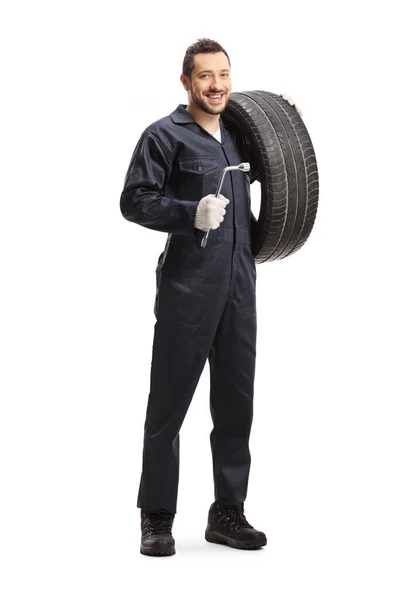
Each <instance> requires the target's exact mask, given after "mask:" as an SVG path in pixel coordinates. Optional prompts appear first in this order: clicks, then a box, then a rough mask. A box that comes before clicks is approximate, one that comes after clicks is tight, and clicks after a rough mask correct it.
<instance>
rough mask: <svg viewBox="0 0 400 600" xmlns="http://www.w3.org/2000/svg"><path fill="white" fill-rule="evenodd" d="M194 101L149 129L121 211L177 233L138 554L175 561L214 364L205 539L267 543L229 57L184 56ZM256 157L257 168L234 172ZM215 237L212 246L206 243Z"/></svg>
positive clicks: (150, 422) (159, 323)
mask: <svg viewBox="0 0 400 600" xmlns="http://www.w3.org/2000/svg"><path fill="white" fill-rule="evenodd" d="M180 79H181V82H182V84H183V87H184V88H185V90H186V91H187V93H188V104H187V105H184V104H179V105H178V107H177V108H176V109H175V110H174V111H173V112H172V113H171V114H170V115H169V116H167V117H164V118H162V119H159V120H158V121H156V122H154V123H152V124H151V125H149V126H148V127H147V128H146V129H145V130H144V132H143V133H142V135H141V137H140V139H139V141H138V143H137V145H136V148H135V150H134V152H133V156H132V159H131V162H130V165H129V168H128V172H127V175H126V179H125V184H124V189H123V192H122V194H121V200H120V207H121V212H122V214H123V216H124V217H125V218H126V219H127V220H128V221H132V222H135V223H137V224H139V225H142V226H144V227H148V228H149V229H154V230H156V231H162V232H165V233H168V238H167V241H166V245H165V249H164V251H163V252H162V254H161V255H160V257H159V260H158V265H157V269H156V287H157V290H156V298H155V303H154V314H155V316H156V323H155V326H154V342H153V354H152V364H151V382H150V393H149V397H148V405H147V411H146V421H145V427H144V447H143V468H142V475H141V480H140V486H139V493H138V501H137V506H138V507H139V508H141V528H142V539H141V546H140V551H141V552H142V553H143V554H146V555H150V556H157V555H158V556H161V555H162V556H166V555H172V554H175V541H174V539H173V537H172V532H171V529H172V524H173V520H174V516H175V513H176V504H177V492H178V479H179V431H180V428H181V425H182V423H183V420H184V418H185V415H186V412H187V410H188V408H189V405H190V402H191V400H192V397H193V394H194V392H195V389H196V386H197V383H198V381H199V378H200V376H201V373H202V371H203V368H204V365H205V362H206V360H207V359H208V361H209V366H210V410H211V416H212V420H213V425H214V427H213V430H212V431H211V434H210V442H211V451H212V459H213V476H214V495H215V501H214V502H213V503H212V504H211V506H210V509H209V513H208V524H207V529H206V540H207V541H209V542H215V543H223V544H228V545H229V546H232V547H234V548H240V549H242V548H243V549H248V548H259V547H261V546H264V545H266V543H267V539H266V536H265V534H264V533H263V532H261V531H258V530H256V529H255V528H253V527H252V526H251V525H250V524H249V523H248V521H247V520H246V518H245V516H244V500H245V498H246V494H247V485H248V478H249V470H250V451H249V436H250V429H251V424H252V419H253V388H254V374H255V360H256V325H257V322H256V268H255V262H254V257H253V255H252V251H251V238H250V223H251V209H250V184H251V183H252V181H254V180H255V179H256V178H257V168H256V163H255V160H254V157H253V156H252V154H251V149H250V147H249V145H248V144H247V141H246V139H245V138H244V136H243V135H242V134H241V132H240V131H239V130H237V129H236V128H234V127H232V126H228V123H226V122H225V121H224V120H223V118H221V115H222V114H223V112H224V110H225V107H226V105H227V103H228V101H229V97H230V94H231V85H232V84H231V71H230V60H229V57H228V55H227V53H226V51H225V50H224V49H223V48H222V46H220V45H219V44H218V43H217V42H214V41H212V40H209V39H201V40H198V41H197V42H196V43H195V44H193V45H192V46H190V47H189V48H188V49H187V51H186V55H185V58H184V61H183V72H182V75H181V78H180ZM245 161H246V162H250V166H251V171H250V172H247V173H246V172H241V171H228V173H227V175H226V177H225V179H224V183H223V186H222V189H221V192H222V193H221V194H220V195H219V196H218V197H215V192H216V189H217V185H218V180H219V176H220V174H221V171H222V169H223V168H225V167H226V166H228V165H238V164H240V163H241V162H245ZM207 230H210V232H209V236H208V241H207V245H206V246H205V247H201V240H202V238H203V237H204V236H205V232H206V231H207Z"/></svg>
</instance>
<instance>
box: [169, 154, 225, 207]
mask: <svg viewBox="0 0 400 600" xmlns="http://www.w3.org/2000/svg"><path fill="white" fill-rule="evenodd" d="M178 170H179V181H180V188H181V189H180V191H181V198H182V200H194V201H196V200H201V198H203V197H204V196H207V194H213V193H214V194H215V192H216V188H217V184H218V163H217V161H216V159H215V158H214V157H213V156H206V155H203V156H185V157H181V158H179V159H178Z"/></svg>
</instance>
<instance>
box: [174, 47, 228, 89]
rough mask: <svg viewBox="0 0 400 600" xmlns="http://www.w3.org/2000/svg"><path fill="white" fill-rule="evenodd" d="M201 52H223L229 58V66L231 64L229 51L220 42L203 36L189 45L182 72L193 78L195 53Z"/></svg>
mask: <svg viewBox="0 0 400 600" xmlns="http://www.w3.org/2000/svg"><path fill="white" fill-rule="evenodd" d="M200 52H207V53H211V54H216V53H217V52H223V53H224V54H225V56H226V58H227V59H228V62H229V67H230V66H231V61H230V60H229V56H228V53H227V52H226V50H224V48H223V47H222V46H221V45H220V44H218V42H214V40H210V39H209V38H201V39H198V40H197V41H196V42H195V43H194V44H192V45H191V46H189V48H188V49H187V50H186V54H185V58H184V59H183V66H182V73H183V75H185V77H187V78H188V79H190V78H191V75H192V71H193V68H194V57H195V54H200Z"/></svg>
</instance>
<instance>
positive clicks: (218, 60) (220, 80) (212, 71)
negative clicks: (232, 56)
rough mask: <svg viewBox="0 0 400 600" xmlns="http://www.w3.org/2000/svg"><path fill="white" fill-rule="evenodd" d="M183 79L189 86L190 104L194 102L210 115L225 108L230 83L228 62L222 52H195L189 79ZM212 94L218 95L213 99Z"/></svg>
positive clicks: (218, 112) (229, 93)
mask: <svg viewBox="0 0 400 600" xmlns="http://www.w3.org/2000/svg"><path fill="white" fill-rule="evenodd" d="M185 81H186V82H187V85H188V86H189V90H188V94H189V100H190V103H191V104H196V105H197V106H198V107H199V108H201V109H202V110H204V111H205V112H207V113H209V114H210V115H219V114H221V113H222V112H223V111H224V110H225V108H226V105H227V104H228V100H229V97H230V95H231V87H232V84H231V72H230V68H229V62H228V58H227V57H226V55H225V54H224V52H216V53H215V54H209V53H200V54H196V55H195V57H194V68H193V71H192V74H191V79H190V80H188V79H186V78H185ZM213 95H220V97H219V98H217V99H213V98H211V96H213Z"/></svg>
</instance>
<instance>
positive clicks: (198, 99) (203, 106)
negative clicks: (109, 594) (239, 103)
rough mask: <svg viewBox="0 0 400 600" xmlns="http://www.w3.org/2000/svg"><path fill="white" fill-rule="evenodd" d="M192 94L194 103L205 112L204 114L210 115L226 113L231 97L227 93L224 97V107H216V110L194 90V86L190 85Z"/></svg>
mask: <svg viewBox="0 0 400 600" xmlns="http://www.w3.org/2000/svg"><path fill="white" fill-rule="evenodd" d="M190 93H191V97H192V103H193V104H196V106H198V107H199V108H201V110H204V112H206V113H208V114H209V115H220V114H221V113H223V112H224V110H225V108H226V106H227V104H228V101H227V98H228V97H229V94H228V93H226V94H225V95H224V105H223V106H222V107H221V108H219V107H218V106H216V107H215V108H213V107H212V106H209V105H208V104H207V103H206V101H205V100H204V99H203V97H202V96H201V95H200V94H198V93H197V91H196V89H195V88H193V86H192V85H190Z"/></svg>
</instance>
